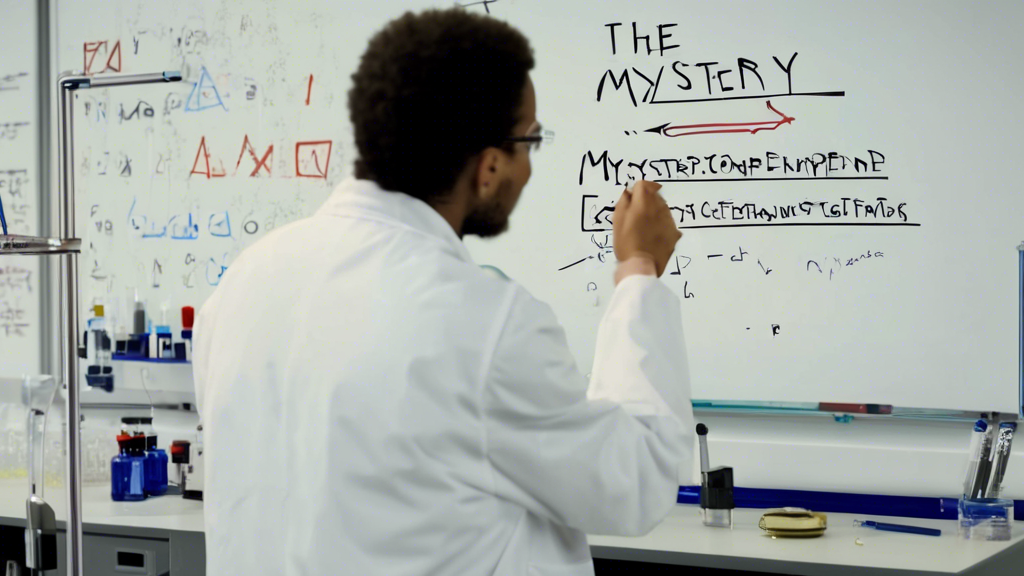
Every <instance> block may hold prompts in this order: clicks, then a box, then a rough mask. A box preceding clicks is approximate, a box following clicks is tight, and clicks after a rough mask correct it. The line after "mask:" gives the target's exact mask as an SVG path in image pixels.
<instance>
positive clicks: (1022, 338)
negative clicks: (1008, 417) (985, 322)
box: [1017, 242, 1024, 420]
mask: <svg viewBox="0 0 1024 576" xmlns="http://www.w3.org/2000/svg"><path fill="white" fill-rule="evenodd" d="M1017 256H1018V258H1019V259H1020V265H1019V266H1020V283H1019V285H1018V290H1020V305H1019V307H1018V309H1017V313H1018V314H1019V315H1020V331H1019V332H1018V333H1017V346H1018V348H1019V350H1018V351H1017V361H1018V362H1019V363H1020V367H1019V369H1018V371H1019V372H1020V375H1019V376H1018V378H1019V379H1020V382H1019V386H1020V398H1019V399H1020V402H1017V404H1018V405H1019V408H1018V410H1017V416H1019V417H1020V418H1021V419H1022V420H1024V242H1021V243H1020V246H1017Z"/></svg>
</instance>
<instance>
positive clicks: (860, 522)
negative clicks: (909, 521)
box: [853, 520, 942, 536]
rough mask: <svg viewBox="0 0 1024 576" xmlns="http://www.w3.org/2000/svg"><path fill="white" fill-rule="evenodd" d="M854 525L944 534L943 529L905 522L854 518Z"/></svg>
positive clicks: (894, 530) (924, 534) (923, 533)
mask: <svg viewBox="0 0 1024 576" xmlns="http://www.w3.org/2000/svg"><path fill="white" fill-rule="evenodd" d="M853 526H854V527H855V528H856V527H860V528H874V529H875V530H885V531H886V532H905V533H907V534H920V535H922V536H942V530H939V529H937V528H922V527H920V526H905V525H903V524H886V523H885V522H875V521H874V520H854V521H853Z"/></svg>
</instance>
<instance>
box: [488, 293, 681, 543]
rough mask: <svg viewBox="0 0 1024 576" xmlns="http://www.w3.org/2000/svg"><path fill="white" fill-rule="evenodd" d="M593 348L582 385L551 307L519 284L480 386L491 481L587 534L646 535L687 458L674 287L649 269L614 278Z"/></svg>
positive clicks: (506, 494)
mask: <svg viewBox="0 0 1024 576" xmlns="http://www.w3.org/2000/svg"><path fill="white" fill-rule="evenodd" d="M596 357H597V361H596V362H595V371H598V373H596V374H595V376H594V379H593V384H592V385H591V387H590V390H589V392H588V386H587V382H586V379H585V378H584V377H583V376H582V375H581V374H580V373H579V371H578V370H577V369H576V366H575V363H574V361H573V358H572V356H571V354H570V352H569V348H568V344H567V342H566V338H565V333H564V331H563V330H562V328H561V327H560V326H559V324H558V322H557V320H556V319H555V316H554V314H553V313H552V311H551V309H550V307H548V306H547V305H545V304H543V303H541V302H538V301H537V300H535V299H533V298H532V297H530V296H529V295H528V294H526V293H525V291H523V290H521V289H517V290H516V293H515V295H514V296H513V301H512V304H511V306H510V309H509V314H508V316H507V318H506V320H505V324H504V326H503V328H502V330H501V333H500V337H499V338H498V339H497V343H496V347H495V352H494V357H493V360H492V362H491V365H490V370H489V373H488V378H487V379H486V381H485V385H484V387H483V390H482V395H483V398H482V406H483V420H484V428H485V432H486V434H485V443H486V450H487V457H488V461H489V463H490V466H491V469H492V471H493V478H494V490H495V492H496V494H497V495H498V496H499V497H501V498H503V499H506V500H509V501H511V502H515V503H517V504H519V505H521V506H523V507H524V508H526V509H528V510H530V511H531V512H533V513H535V514H538V515H540V516H541V517H544V518H547V519H549V520H552V521H554V522H557V523H559V524H563V525H566V526H569V527H572V528H576V529H578V530H582V531H584V532H588V533H591V534H609V535H626V536H634V535H640V534H645V533H647V532H649V531H650V530H651V529H653V528H654V526H656V525H657V524H658V523H659V522H661V520H663V519H664V517H665V516H666V515H667V514H668V512H669V511H670V510H671V508H672V506H673V505H674V504H675V502H676V497H677V494H678V489H679V471H680V469H684V470H689V469H690V466H691V461H692V453H693V447H692V444H693V441H692V432H691V431H692V426H691V424H692V420H693V416H692V409H691V408H690V404H689V384H688V375H687V372H686V361H685V349H684V347H683V341H682V325H681V318H680V313H679V303H678V300H677V299H676V297H675V295H673V294H672V293H671V292H670V291H669V290H668V288H667V287H665V286H664V285H663V284H662V283H661V282H660V281H659V280H658V279H657V278H654V277H629V278H626V279H624V280H623V281H622V282H620V284H619V286H618V287H617V288H616V290H615V294H614V295H613V297H612V299H611V302H610V303H609V307H608V310H607V311H606V313H605V317H604V319H603V320H602V323H601V326H600V328H599V331H598V344H597V350H596Z"/></svg>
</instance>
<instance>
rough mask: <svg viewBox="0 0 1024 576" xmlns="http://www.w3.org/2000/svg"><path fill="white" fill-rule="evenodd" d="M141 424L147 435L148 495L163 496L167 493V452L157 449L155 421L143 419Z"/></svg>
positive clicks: (146, 471) (146, 486) (146, 466)
mask: <svg viewBox="0 0 1024 576" xmlns="http://www.w3.org/2000/svg"><path fill="white" fill-rule="evenodd" d="M141 424H142V430H143V433H144V434H145V435H146V465H145V473H146V482H145V490H146V495H148V496H162V495H164V494H166V493H167V462H168V458H167V452H165V451H163V450H161V449H159V448H157V447H156V441H157V438H156V433H155V432H154V431H153V419H152V418H142V419H141Z"/></svg>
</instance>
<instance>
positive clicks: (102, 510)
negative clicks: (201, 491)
mask: <svg viewBox="0 0 1024 576" xmlns="http://www.w3.org/2000/svg"><path fill="white" fill-rule="evenodd" d="M44 496H45V500H46V502H47V503H49V504H50V506H51V507H52V508H53V511H54V514H56V516H57V521H58V522H63V521H64V520H66V519H67V512H66V508H65V504H64V502H65V501H66V497H65V495H64V488H50V487H47V488H46V491H45V494H44ZM27 497H28V483H27V481H26V480H24V479H22V480H2V481H0V517H7V518H25V499H26V498H27ZM82 522H83V523H84V524H100V525H107V526H126V527H130V528H156V529H163V530H182V531H186V532H202V531H203V503H202V502H197V501H195V500H185V499H184V498H182V497H181V496H159V497H156V498H147V499H146V500H143V501H141V502H114V501H113V500H111V499H110V486H109V485H87V486H83V487H82Z"/></svg>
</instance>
